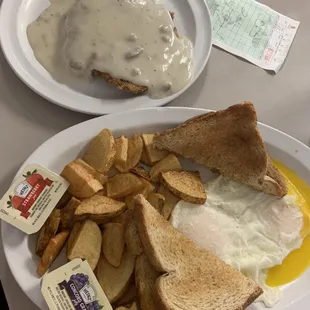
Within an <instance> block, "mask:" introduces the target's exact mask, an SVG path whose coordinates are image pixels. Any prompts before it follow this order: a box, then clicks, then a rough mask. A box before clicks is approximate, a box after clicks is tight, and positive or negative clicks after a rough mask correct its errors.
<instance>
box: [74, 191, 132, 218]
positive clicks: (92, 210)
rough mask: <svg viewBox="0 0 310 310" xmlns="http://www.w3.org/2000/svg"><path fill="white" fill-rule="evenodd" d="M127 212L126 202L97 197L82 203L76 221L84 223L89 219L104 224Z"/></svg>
mask: <svg viewBox="0 0 310 310" xmlns="http://www.w3.org/2000/svg"><path fill="white" fill-rule="evenodd" d="M125 210H126V205H125V203H124V202H121V201H118V200H114V199H111V198H108V197H105V196H101V195H95V196H93V197H91V198H87V199H84V200H83V201H82V202H81V204H80V205H79V206H78V207H77V208H76V210H75V212H74V219H75V220H76V221H82V220H84V219H87V218H88V219H91V220H93V221H96V222H103V221H106V220H109V219H111V218H114V217H116V216H118V215H120V214H121V213H123V212H124V211H125Z"/></svg>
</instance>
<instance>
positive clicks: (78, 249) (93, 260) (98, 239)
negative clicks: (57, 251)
mask: <svg viewBox="0 0 310 310" xmlns="http://www.w3.org/2000/svg"><path fill="white" fill-rule="evenodd" d="M101 245H102V236H101V231H100V228H99V226H98V225H97V224H96V223H95V222H94V221H91V220H86V221H84V222H83V223H82V226H81V227H80V229H79V231H78V232H77V235H76V237H75V238H74V241H73V244H72V245H71V247H70V248H69V250H68V253H67V257H68V260H70V261H71V260H73V259H75V258H85V259H86V260H87V262H88V263H89V265H90V267H91V269H92V270H95V268H96V266H97V264H98V260H99V257H100V253H101Z"/></svg>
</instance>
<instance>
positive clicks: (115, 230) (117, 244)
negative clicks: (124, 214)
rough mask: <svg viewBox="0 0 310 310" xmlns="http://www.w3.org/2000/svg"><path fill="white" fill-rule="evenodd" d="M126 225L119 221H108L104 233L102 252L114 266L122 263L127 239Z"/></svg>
mask: <svg viewBox="0 0 310 310" xmlns="http://www.w3.org/2000/svg"><path fill="white" fill-rule="evenodd" d="M124 233H125V227H124V225H123V224H119V223H107V224H105V225H104V229H103V233H102V253H103V255H104V257H105V258H106V260H107V261H108V262H109V264H111V265H112V266H113V267H119V265H120V264H121V260H122V256H123V252H124V248H125V240H124Z"/></svg>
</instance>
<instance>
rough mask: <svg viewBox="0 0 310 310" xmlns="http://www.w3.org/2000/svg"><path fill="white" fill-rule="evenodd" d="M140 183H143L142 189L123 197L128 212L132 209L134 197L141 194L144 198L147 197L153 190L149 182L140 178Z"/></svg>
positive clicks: (153, 187)
mask: <svg viewBox="0 0 310 310" xmlns="http://www.w3.org/2000/svg"><path fill="white" fill-rule="evenodd" d="M140 181H141V182H142V183H143V187H142V188H141V189H140V190H138V191H136V192H134V193H132V194H130V195H128V196H126V197H125V203H126V206H127V209H129V210H132V209H133V208H134V197H135V196H137V195H138V194H142V195H143V196H144V197H147V196H148V195H149V194H150V193H152V192H153V191H154V190H155V186H154V185H153V184H152V183H150V182H149V181H147V180H145V179H142V178H140Z"/></svg>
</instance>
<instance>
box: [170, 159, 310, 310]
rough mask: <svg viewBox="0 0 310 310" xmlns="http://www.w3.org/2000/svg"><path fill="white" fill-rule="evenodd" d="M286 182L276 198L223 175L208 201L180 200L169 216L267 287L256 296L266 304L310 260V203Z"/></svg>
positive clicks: (209, 187) (208, 189)
mask: <svg viewBox="0 0 310 310" xmlns="http://www.w3.org/2000/svg"><path fill="white" fill-rule="evenodd" d="M278 167H279V165H278ZM283 167H284V166H283ZM281 171H282V169H281ZM286 172H288V171H286ZM284 175H286V176H287V173H286V174H285V173H284ZM296 177H297V176H296ZM287 182H288V185H289V189H290V190H289V194H288V195H287V196H285V197H284V198H282V199H278V198H277V197H274V196H271V195H267V194H265V193H262V192H258V191H256V190H254V189H252V188H250V187H248V186H246V185H244V184H241V183H237V182H234V181H232V180H228V179H226V178H224V177H222V176H219V177H217V178H216V179H214V180H212V181H211V182H208V183H207V184H206V185H205V188H206V192H207V201H206V203H205V204H204V205H194V204H191V203H188V202H185V201H180V202H179V203H178V204H177V205H176V207H175V208H174V210H173V212H172V215H171V223H172V225H173V226H174V227H176V228H177V229H179V230H180V231H181V232H182V233H183V234H185V235H186V236H188V237H189V238H190V239H192V240H193V241H195V242H196V243H197V245H199V246H200V247H202V248H205V249H208V250H210V251H211V252H213V253H214V254H215V255H217V256H218V257H219V258H221V259H222V260H223V261H224V262H225V263H227V264H229V265H231V266H233V267H234V268H236V269H237V270H239V271H241V272H242V273H243V274H245V275H246V276H248V277H250V278H252V279H253V280H254V281H256V282H257V283H258V284H259V285H260V286H261V288H262V289H263V290H264V294H263V295H262V296H261V297H259V299H258V300H257V301H262V302H264V304H265V306H266V307H272V306H273V305H275V304H276V303H277V302H278V301H279V299H280V298H281V293H280V290H279V289H278V286H280V285H282V284H285V283H287V282H290V281H292V280H294V279H295V278H296V277H298V276H299V275H300V274H301V273H302V272H303V271H304V270H305V269H306V268H307V266H308V265H309V261H308V262H307V259H308V260H309V258H307V256H308V255H305V254H306V252H307V251H309V250H310V240H308V239H309V237H308V235H309V226H310V225H309V214H310V212H309V209H307V208H308V207H309V205H307V199H306V198H304V196H303V195H302V194H301V193H300V192H299V191H298V190H297V187H296V186H294V184H293V183H291V182H289V179H287ZM299 185H300V184H299ZM308 253H309V252H308ZM296 258H298V259H302V263H301V265H303V267H301V266H298V267H296V266H295V265H296V261H295V264H294V263H293V261H294V260H295V259H296Z"/></svg>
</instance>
